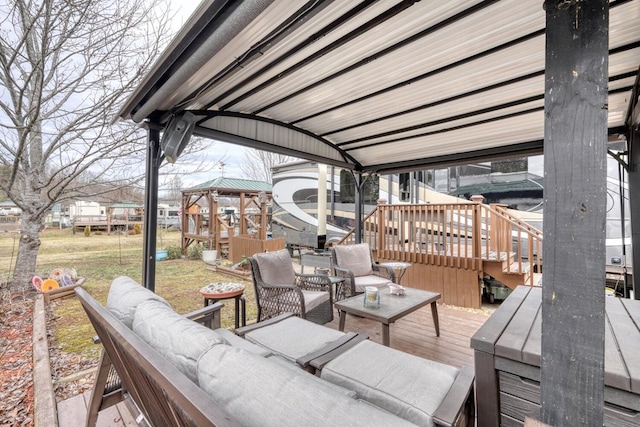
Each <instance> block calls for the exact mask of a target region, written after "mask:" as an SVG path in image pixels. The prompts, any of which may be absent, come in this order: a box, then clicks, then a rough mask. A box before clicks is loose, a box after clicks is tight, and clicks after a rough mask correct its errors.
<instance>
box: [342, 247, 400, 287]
mask: <svg viewBox="0 0 640 427" xmlns="http://www.w3.org/2000/svg"><path fill="white" fill-rule="evenodd" d="M331 268H332V269H333V271H334V274H335V275H336V276H338V277H343V278H344V279H345V281H344V285H343V286H342V287H341V292H338V293H337V294H336V300H341V299H344V298H349V297H351V296H354V295H356V294H360V293H362V292H364V288H365V286H375V287H376V288H383V287H386V286H387V285H388V284H389V283H390V282H394V283H395V281H396V276H395V273H394V272H393V269H391V268H387V267H384V266H381V265H379V264H378V263H376V262H374V261H373V254H372V252H371V247H370V246H369V245H368V244H367V243H359V244H356V245H340V246H334V247H333V248H331Z"/></svg>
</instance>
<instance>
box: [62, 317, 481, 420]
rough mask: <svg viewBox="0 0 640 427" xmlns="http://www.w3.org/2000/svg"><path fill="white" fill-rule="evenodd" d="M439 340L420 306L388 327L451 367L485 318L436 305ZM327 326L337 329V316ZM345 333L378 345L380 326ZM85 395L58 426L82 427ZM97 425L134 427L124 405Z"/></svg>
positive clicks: (396, 340) (66, 406)
mask: <svg viewBox="0 0 640 427" xmlns="http://www.w3.org/2000/svg"><path fill="white" fill-rule="evenodd" d="M438 314H439V319H440V337H436V332H435V329H434V326H433V319H432V317H431V309H430V308H429V306H426V307H423V308H421V309H420V310H417V311H415V312H413V313H411V314H409V315H408V316H406V317H404V318H402V319H400V320H398V321H397V322H396V323H394V324H392V325H391V334H390V335H391V347H392V348H395V349H398V350H401V351H404V352H407V353H411V354H415V355H417V356H420V357H424V358H426V359H430V360H435V361H438V362H442V363H446V364H449V365H452V366H456V367H460V366H462V365H473V351H472V350H471V347H470V340H471V336H473V334H475V332H476V331H477V330H478V329H479V328H480V326H482V324H484V322H485V321H486V320H487V319H488V316H489V312H487V313H481V312H479V311H471V310H467V309H459V308H456V307H450V306H445V305H438ZM326 326H327V327H330V328H334V329H338V316H336V317H335V319H334V320H333V322H331V323H328V324H327V325H326ZM345 330H347V331H354V332H359V333H363V334H367V335H368V336H369V339H371V340H372V341H375V342H378V343H381V342H382V328H381V325H380V323H377V322H374V321H372V320H368V319H364V318H358V317H354V316H348V317H347V319H346V325H345ZM88 400H89V394H88V393H85V394H84V395H80V396H75V397H73V398H71V399H67V400H65V401H62V402H59V403H58V421H59V427H76V426H78V427H80V426H84V421H85V417H86V405H87V404H88ZM97 425H98V426H102V427H109V426H133V425H137V424H136V422H135V419H134V416H133V415H131V413H130V412H129V410H128V407H127V406H126V405H125V404H124V403H120V404H118V405H116V406H113V407H111V408H108V409H106V410H104V411H102V412H100V416H99V418H98V424H97Z"/></svg>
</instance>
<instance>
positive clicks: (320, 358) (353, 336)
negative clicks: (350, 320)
mask: <svg viewBox="0 0 640 427" xmlns="http://www.w3.org/2000/svg"><path fill="white" fill-rule="evenodd" d="M368 338H369V337H368V336H366V335H360V334H358V333H355V332H346V333H345V334H344V335H343V336H341V337H340V338H338V339H337V340H335V341H331V342H330V343H327V344H325V345H323V346H322V347H320V348H319V349H317V350H315V351H312V352H311V353H307V354H305V355H304V356H300V357H299V358H297V359H296V363H297V364H298V365H300V366H301V367H303V368H307V367H309V366H312V367H314V368H316V369H320V368H321V367H322V366H324V365H326V364H327V363H329V362H330V361H331V360H333V359H335V358H336V357H338V356H339V355H341V354H342V353H344V352H345V351H346V350H348V349H350V348H351V347H353V346H354V345H355V344H357V343H359V342H360V341H363V340H366V339H368Z"/></svg>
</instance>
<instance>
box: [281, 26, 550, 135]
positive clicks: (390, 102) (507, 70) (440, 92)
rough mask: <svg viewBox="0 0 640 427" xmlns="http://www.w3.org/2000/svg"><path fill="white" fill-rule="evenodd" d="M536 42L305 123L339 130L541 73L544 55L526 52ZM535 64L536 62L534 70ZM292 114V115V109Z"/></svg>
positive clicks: (458, 105)
mask: <svg viewBox="0 0 640 427" xmlns="http://www.w3.org/2000/svg"><path fill="white" fill-rule="evenodd" d="M537 44H539V45H542V46H544V41H543V40H541V39H536V40H531V41H529V42H527V43H526V44H525V47H524V48H519V47H513V48H511V49H507V50H506V51H505V52H503V53H502V54H500V55H498V54H496V55H491V56H489V57H484V58H480V59H478V60H477V61H472V62H471V63H469V64H465V65H464V66H461V67H456V68H454V69H451V70H448V71H446V72H443V73H439V74H437V75H435V76H432V77H430V78H428V79H425V80H422V81H419V82H416V83H413V84H411V85H407V86H403V87H400V88H398V89H396V90H394V91H392V92H390V93H383V94H380V95H378V96H375V97H371V98H367V99H365V100H363V101H361V102H357V103H353V104H350V105H348V106H346V107H342V108H339V109H336V110H332V111H330V112H328V113H325V114H322V115H319V116H317V117H314V118H313V119H311V120H310V122H313V126H312V125H311V124H308V126H309V128H310V129H312V130H314V131H317V132H320V133H322V131H325V129H327V124H328V125H329V129H330V130H333V129H340V128H343V127H346V126H350V125H352V124H354V123H361V122H363V121H366V120H368V119H372V118H378V117H384V116H386V115H388V114H392V113H394V112H397V111H398V110H400V109H408V108H411V107H414V106H419V105H424V104H427V103H430V102H436V101H439V100H442V99H448V98H451V97H454V96H458V95H463V94H465V93H469V92H471V91H474V90H477V89H478V88H482V87H489V86H491V85H495V84H500V83H502V82H506V81H508V80H509V79H510V78H515V77H519V76H523V75H526V74H528V73H530V72H534V71H539V72H541V71H542V64H541V63H540V61H542V60H543V58H542V57H540V55H535V54H533V53H531V54H527V53H526V52H536V49H534V47H536V46H537ZM539 63H540V64H539ZM536 64H539V68H537V70H536ZM539 89H540V91H541V92H542V91H544V85H542V86H541V87H540V88H539ZM512 96H515V97H518V96H519V95H518V94H517V92H514V93H513V94H512ZM467 102H469V101H468V100H466V99H465V100H464V107H465V108H466V107H467V105H468V104H467ZM334 103H335V102H334ZM456 105H457V107H456V108H460V102H457V103H456ZM290 106H291V104H290V105H288V107H290ZM280 108H284V107H280ZM291 113H292V114H294V112H293V111H292V112H291ZM304 113H305V111H301V112H300V113H295V114H296V115H297V116H302V114H304ZM300 125H302V126H307V123H306V122H301V123H300Z"/></svg>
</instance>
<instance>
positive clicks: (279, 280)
mask: <svg viewBox="0 0 640 427" xmlns="http://www.w3.org/2000/svg"><path fill="white" fill-rule="evenodd" d="M253 257H254V259H255V260H256V262H257V263H258V268H259V269H260V275H261V276H262V280H264V281H265V282H266V283H270V284H272V285H293V284H294V283H295V281H296V273H295V271H294V270H293V262H292V261H291V256H290V255H289V251H287V250H286V249H281V250H279V251H273V252H263V253H257V254H255V255H254V256H253Z"/></svg>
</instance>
